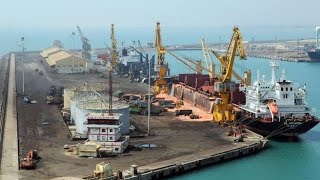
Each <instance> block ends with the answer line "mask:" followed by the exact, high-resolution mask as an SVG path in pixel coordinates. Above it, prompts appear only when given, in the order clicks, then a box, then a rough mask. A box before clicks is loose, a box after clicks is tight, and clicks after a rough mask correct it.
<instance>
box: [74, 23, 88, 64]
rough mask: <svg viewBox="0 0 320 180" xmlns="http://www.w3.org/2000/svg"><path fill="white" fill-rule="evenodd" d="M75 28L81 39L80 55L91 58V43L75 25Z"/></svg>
mask: <svg viewBox="0 0 320 180" xmlns="http://www.w3.org/2000/svg"><path fill="white" fill-rule="evenodd" d="M77 29H78V32H79V36H80V39H81V41H82V57H83V58H85V59H91V44H90V43H89V40H88V38H87V37H85V36H84V35H83V33H82V31H81V29H80V27H79V26H77Z"/></svg>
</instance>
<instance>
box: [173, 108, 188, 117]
mask: <svg viewBox="0 0 320 180" xmlns="http://www.w3.org/2000/svg"><path fill="white" fill-rule="evenodd" d="M191 114H192V110H191V109H180V110H176V112H175V115H176V116H180V115H185V116H190V115H191Z"/></svg>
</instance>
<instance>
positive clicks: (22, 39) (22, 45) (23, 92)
mask: <svg viewBox="0 0 320 180" xmlns="http://www.w3.org/2000/svg"><path fill="white" fill-rule="evenodd" d="M23 41H24V36H22V37H21V47H22V94H23V95H25V91H24V44H23Z"/></svg>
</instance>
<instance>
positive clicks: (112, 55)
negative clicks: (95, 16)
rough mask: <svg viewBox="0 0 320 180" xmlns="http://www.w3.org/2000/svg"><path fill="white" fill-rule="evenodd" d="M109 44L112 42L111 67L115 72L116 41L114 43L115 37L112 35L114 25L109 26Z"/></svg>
mask: <svg viewBox="0 0 320 180" xmlns="http://www.w3.org/2000/svg"><path fill="white" fill-rule="evenodd" d="M111 42H112V46H111V50H112V51H111V58H112V61H111V65H112V69H113V70H115V69H116V67H117V58H118V55H117V41H116V37H115V34H114V24H111Z"/></svg>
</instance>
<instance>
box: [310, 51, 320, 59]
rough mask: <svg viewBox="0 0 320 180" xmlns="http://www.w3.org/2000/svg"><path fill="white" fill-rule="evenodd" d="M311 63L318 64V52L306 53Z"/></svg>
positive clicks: (319, 54)
mask: <svg viewBox="0 0 320 180" xmlns="http://www.w3.org/2000/svg"><path fill="white" fill-rule="evenodd" d="M307 53H308V56H309V58H310V61H312V62H320V51H309V52H307Z"/></svg>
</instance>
